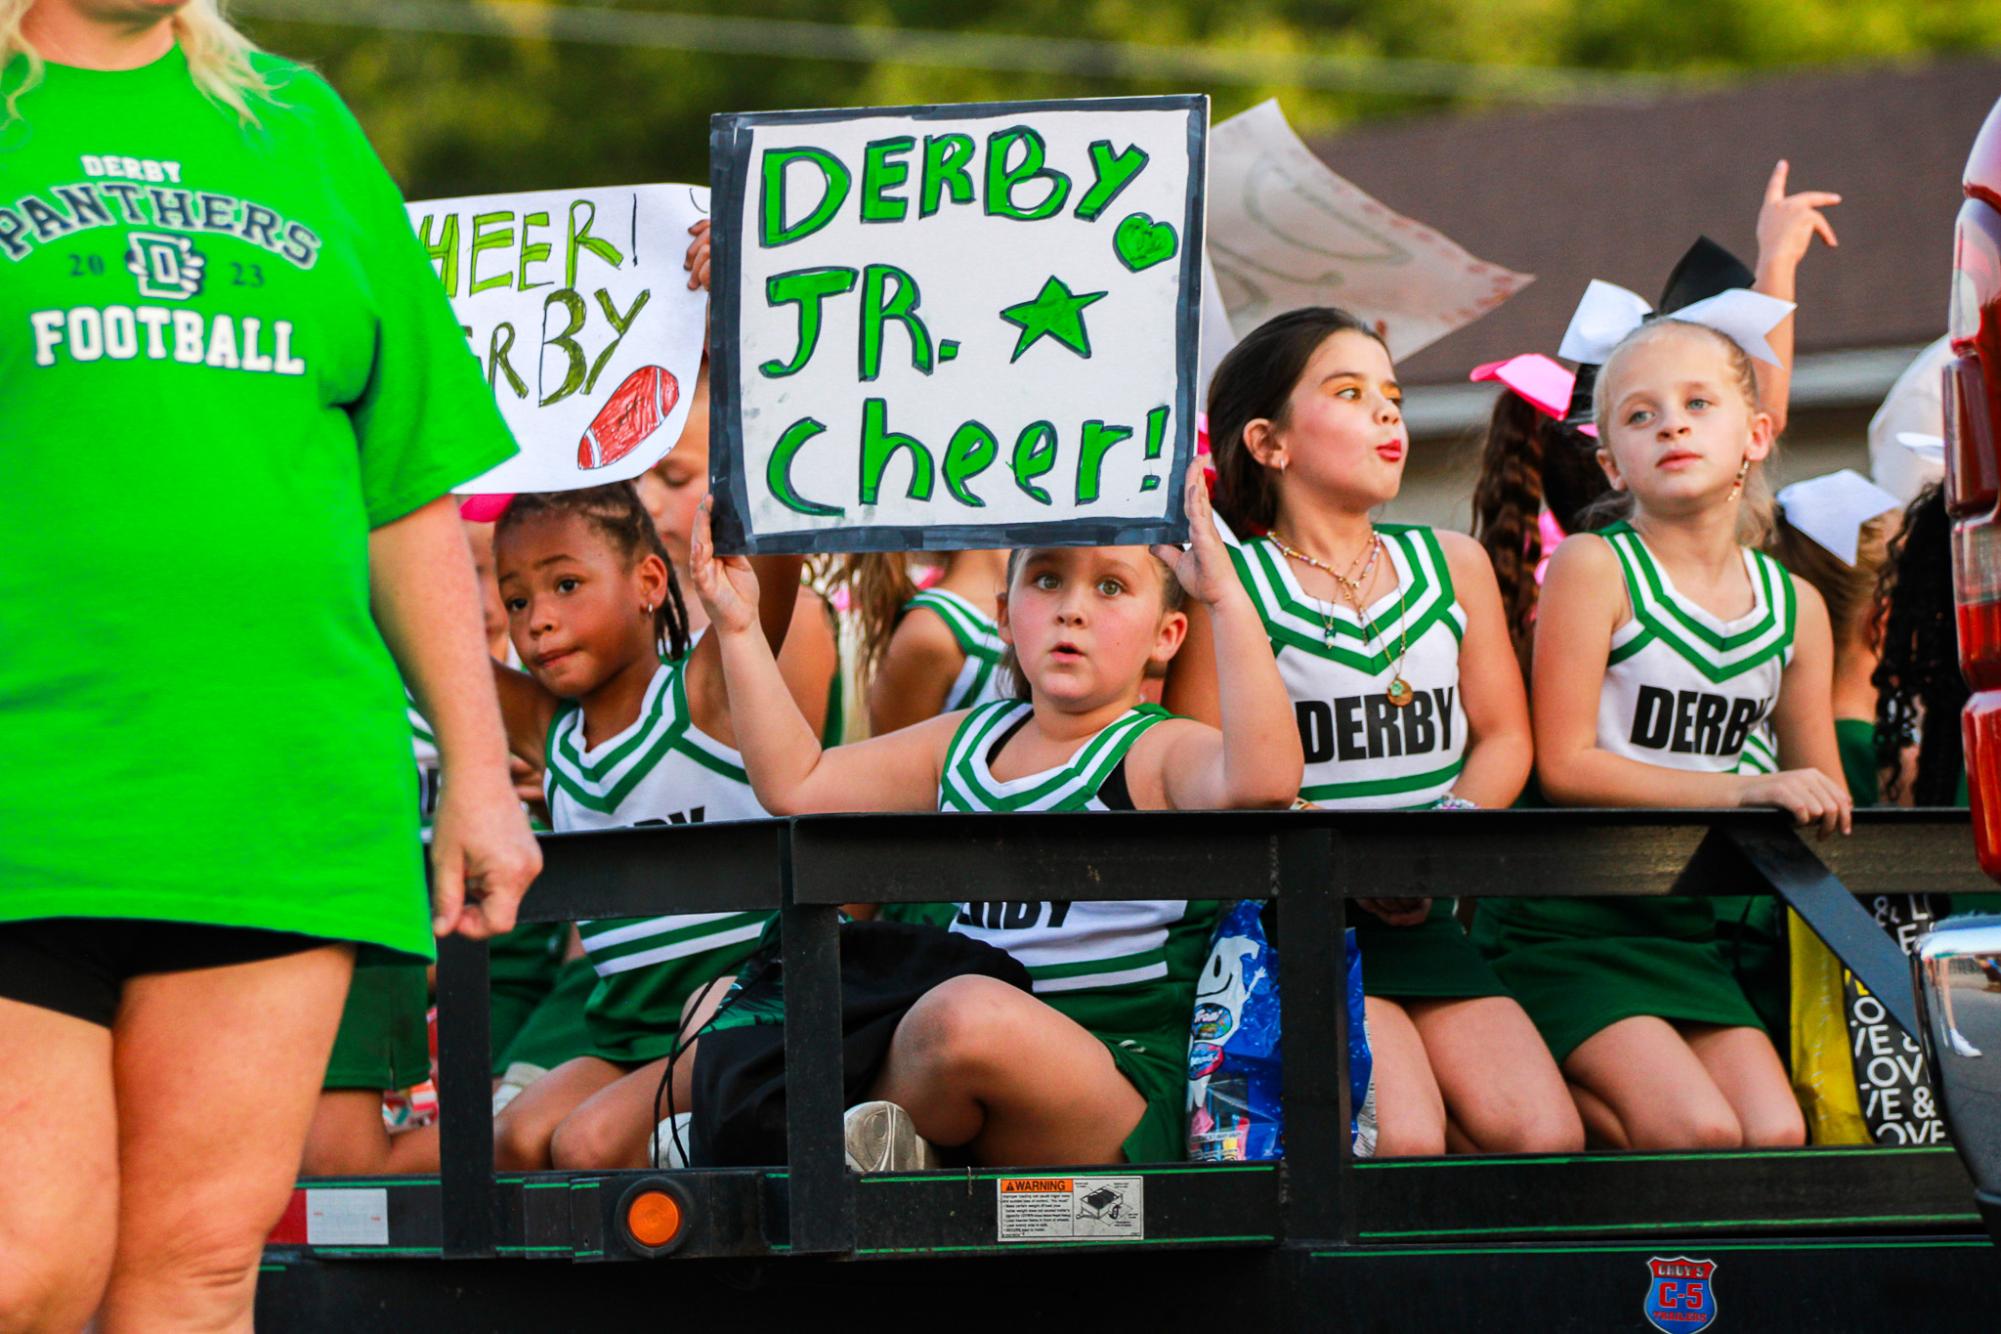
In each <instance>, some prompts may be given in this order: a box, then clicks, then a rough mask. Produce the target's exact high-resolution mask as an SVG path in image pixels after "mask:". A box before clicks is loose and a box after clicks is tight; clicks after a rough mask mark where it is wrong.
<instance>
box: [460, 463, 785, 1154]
mask: <svg viewBox="0 0 2001 1334" xmlns="http://www.w3.org/2000/svg"><path fill="white" fill-rule="evenodd" d="M493 547H494V560H495V563H496V564H497V566H498V568H499V573H500V596H501V600H502V602H503V603H504V604H505V606H506V608H507V620H508V631H509V633H510V635H511V636H512V637H513V640H514V646H515V648H516V650H518V651H519V653H520V654H521V661H522V663H523V664H524V666H525V667H526V670H525V671H516V670H514V669H512V668H510V667H506V666H503V665H501V664H499V663H495V664H494V669H493V670H494V677H495V680H496V682H497V684H498V686H499V690H500V704H501V712H502V713H503V714H504V715H505V718H506V722H507V737H508V744H509V745H510V746H511V747H512V749H513V751H514V753H515V754H516V755H519V756H520V757H522V758H523V759H531V760H534V761H536V762H538V763H541V764H542V765H543V770H544V780H543V781H544V785H545V790H546V792H547V794H548V801H549V818H550V822H551V823H552V824H553V825H554V826H555V828H556V829H558V830H569V829H608V828H616V827H619V826H624V825H635V824H695V823H704V822H710V821H716V820H745V819H759V818H762V817H763V816H764V814H765V810H764V808H763V806H761V805H760V804H759V803H758V800H757V797H756V796H755V795H754V794H753V793H752V792H751V788H750V781H749V779H748V778H747V777H745V775H744V771H743V761H742V759H741V757H739V756H738V754H737V751H736V735H737V734H736V728H735V727H734V725H733V724H732V721H731V718H730V710H729V696H728V694H727V692H726V691H725V688H724V685H723V676H722V660H721V657H720V646H719V644H718V641H717V639H716V637H715V636H714V635H705V636H703V637H702V639H701V641H700V642H699V643H696V644H694V645H693V646H692V647H691V644H690V639H689V633H688V611H687V605H686V603H685V602H684V601H683V599H682V595H681V586H680V583H679V581H678V580H677V579H676V578H675V575H674V567H673V563H672V562H671V561H670V560H669V559H668V557H667V552H666V549H665V548H664V547H663V546H662V545H661V541H660V535H659V533H658V532H657V531H656V530H655V528H654V523H653V518H652V516H651V515H650V514H648V513H647V511H646V507H645V506H644V505H643V504H641V503H640V499H639V494H638V492H637V491H636V490H635V489H634V488H633V486H632V484H631V483H629V482H616V483H613V484H611V485H609V486H598V487H592V488H589V489H587V490H581V491H562V492H555V493H551V494H545V495H520V496H516V497H515V498H514V500H513V502H512V503H510V504H509V506H508V507H507V510H506V512H505V513H503V514H502V515H501V517H500V519H499V522H498V523H497V525H496V526H495V530H494V538H493ZM759 564H760V565H761V566H763V567H764V569H763V570H762V573H763V575H764V576H765V577H764V579H763V581H762V584H761V586H762V587H763V588H765V589H769V590H771V591H770V593H769V594H768V595H767V596H765V597H763V598H762V599H761V600H760V604H759V607H758V619H759V624H760V626H761V628H762V630H763V633H764V634H765V636H766V637H767V638H768V639H769V641H770V642H771V644H772V647H773V650H774V651H775V650H776V649H777V647H778V645H779V644H781V643H782V642H783V641H784V638H785V631H786V628H787V625H788V624H789V622H790V620H791V617H792V612H793V604H794V602H795V601H796V593H795V591H794V590H796V589H797V587H798V584H799V564H800V562H799V560H798V558H796V557H773V558H770V559H769V560H766V561H760V562H759ZM768 916H769V914H766V913H759V912H724V913H675V914H663V915H660V916H656V917H647V918H638V919H617V920H611V921H588V922H580V923H578V924H577V925H578V930H579V934H580V935H581V937H582V941H583V947H584V952H585V954H586V955H587V956H588V957H589V958H590V960H591V962H592V964H593V965H594V966H595V967H596V969H597V973H598V983H597V988H596V989H595V990H594V991H593V992H592V993H591V996H590V999H589V1000H588V1001H587V1002H586V1003H585V1007H584V1023H585V1028H586V1031H587V1033H588V1036H589V1042H590V1046H589V1048H588V1050H587V1051H585V1052H584V1053H583V1054H581V1055H578V1056H576V1057H575V1058H574V1059H572V1060H569V1061H566V1062H564V1063H563V1064H562V1065H560V1066H558V1067H557V1068H556V1069H554V1070H551V1071H550V1072H549V1073H548V1074H547V1075H546V1076H544V1077H542V1078H541V1079H539V1080H537V1081H536V1082H535V1083H533V1084H531V1085H530V1086H529V1087H528V1088H527V1089H525V1090H524V1091H523V1092H522V1093H521V1094H520V1096H519V1097H517V1098H515V1099H514V1100H513V1101H512V1102H511V1103H509V1104H508V1105H507V1107H506V1108H505V1110H504V1111H503V1112H502V1113H501V1115H500V1117H499V1120H498V1122H497V1124H496V1127H495V1129H496V1146H497V1152H498V1156H499V1160H500V1162H501V1163H502V1164H503V1165H504V1166H507V1167H509V1168H513V1169H516V1170H536V1169H545V1168H549V1167H556V1168H564V1169H592V1168H614V1167H643V1166H645V1165H646V1161H647V1141H648V1136H649V1133H650V1132H651V1131H652V1129H653V1126H654V1119H655V1118H654V1117H653V1115H652V1106H653V1098H654V1095H655V1092H656V1090H657V1089H658V1087H659V1085H660V1073H661V1070H662V1068H663V1067H664V1066H665V1064H666V1058H667V1056H668V1054H669V1052H670V1051H671V1049H672V1048H673V1046H674V1041H675V1035H676V1031H677V1028H678V1026H679V1020H680V1017H681V1011H682V1007H683V1006H684V1004H685V1003H686V1002H687V1000H688V998H689V997H690V996H691V995H693V994H694V993H695V992H696V991H697V990H698V989H700V988H702V987H703V986H704V984H706V983H709V982H712V981H714V980H715V979H716V978H719V977H723V976H725V975H727V974H729V973H732V972H734V971H735V969H736V967H737V965H738V964H740V963H741V962H742V961H743V960H744V959H745V958H747V957H748V956H749V954H750V952H751V950H752V949H753V947H755V945H756V944H757V940H758V937H759V935H760V934H762V932H763V930H764V927H765V924H766V920H767V918H768Z"/></svg>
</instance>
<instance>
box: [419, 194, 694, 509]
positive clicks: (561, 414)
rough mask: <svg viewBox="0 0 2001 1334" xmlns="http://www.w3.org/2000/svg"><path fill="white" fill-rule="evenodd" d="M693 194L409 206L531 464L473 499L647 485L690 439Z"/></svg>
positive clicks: (510, 471)
mask: <svg viewBox="0 0 2001 1334" xmlns="http://www.w3.org/2000/svg"><path fill="white" fill-rule="evenodd" d="M708 208H709V192H708V191H707V190H706V189H704V188H701V187H699V186H688V185H632V186H619V187H612V188H605V189H595V190H541V191H536V192H533V193H528V194H511V195H479V196H474V197H468V198H462V199H431V200H423V201H419V202H415V203H412V204H410V205H409V209H410V222H411V225H412V226H414V227H415V228H416V229H417V236H418V239H419V240H421V241H422V242H423V243H424V247H425V249H427V250H428V251H430V254H431V262H432V263H433V264H434V265H436V267H437V269H438V276H439V277H440V278H441V279H443V280H444V284H445V292H446V295H448V296H449V297H451V301H452V309H453V310H455V311H456V312H458V317H459V323H460V324H461V325H462V326H463V327H464V329H465V331H466V337H467V338H468V339H469V340H471V343H472V350H473V353H474V355H476V356H477V357H478V358H479V361H480V365H481V366H483V367H484V368H485V370H486V378H487V382H488V383H489V384H491V385H492V386H493V396H494V399H495V401H496V402H498V403H499V404H500V414H501V416H502V417H504V418H506V420H507V425H508V427H509V428H510V429H511V430H512V431H513V432H514V438H515V439H516V440H517V441H518V442H519V443H520V445H521V452H520V453H519V454H517V455H515V456H514V457H513V458H511V459H509V460H508V461H507V462H505V463H503V464H501V465H500V466H499V467H497V468H495V469H493V470H492V471H491V472H488V473H486V474H485V475H484V476H482V477H478V478H475V479H474V480H473V481H471V482H468V483H467V484H466V485H464V486H462V487H460V488H458V489H459V491H460V492H461V493H465V494H475V495H477V494H492V493H495V492H516V491H571V490H576V489H577V488H579V487H586V486H597V485H599V484H601V483H604V482H617V481H623V480H625V479H626V478H629V477H637V476H638V475H639V474H640V473H642V472H644V471H646V469H647V468H649V467H651V466H652V465H653V464H655V463H657V462H659V461H660V458H661V457H662V456H663V455H664V454H666V453H667V451H668V450H669V449H671V448H672V447H673V445H674V442H675V441H676V440H677V439H679V438H680V435H681V424H682V423H683V422H684V421H686V420H687V417H688V402H689V399H690V398H691V397H692V395H693V393H694V388H695V377H696V375H697V373H698V372H699V371H700V370H701V365H702V335H703V323H704V320H705V319H706V317H707V314H708V294H707V293H705V292H702V291H690V290H689V289H688V273H687V270H686V269H684V268H683V267H682V260H683V258H684V257H685V256H686V254H687V251H688V243H689V240H690V239H691V238H690V237H689V235H688V228H689V227H690V226H692V225H693V224H694V223H695V222H696V221H698V220H699V219H701V218H704V217H707V216H708Z"/></svg>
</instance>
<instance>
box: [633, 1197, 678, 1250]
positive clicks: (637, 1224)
mask: <svg viewBox="0 0 2001 1334" xmlns="http://www.w3.org/2000/svg"><path fill="white" fill-rule="evenodd" d="M625 1227H626V1230H627V1231H628V1232H630V1233H631V1234H632V1239H633V1240H634V1241H636V1242H638V1243H639V1244H640V1245H642V1246H647V1247H657V1246H665V1245H667V1244H668V1243H669V1242H671V1241H673V1240H674V1237H675V1235H676V1234H677V1233H679V1232H680V1231H681V1205H680V1203H679V1202H678V1201H677V1200H675V1198H674V1197H673V1196H671V1195H669V1194H668V1193H667V1192H666V1191H664V1190H646V1191H641V1192H640V1193H639V1194H637V1195H635V1196H633V1197H632V1198H631V1199H630V1200H629V1201H627V1202H626V1206H625Z"/></svg>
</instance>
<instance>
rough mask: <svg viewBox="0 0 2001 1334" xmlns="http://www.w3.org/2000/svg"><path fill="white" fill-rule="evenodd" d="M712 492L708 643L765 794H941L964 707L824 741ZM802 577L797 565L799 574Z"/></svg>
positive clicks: (777, 807)
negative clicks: (721, 551) (781, 656)
mask: <svg viewBox="0 0 2001 1334" xmlns="http://www.w3.org/2000/svg"><path fill="white" fill-rule="evenodd" d="M712 504H713V501H711V500H704V501H703V502H702V508H701V511H700V513H698V514H697V515H696V516H695V531H694V532H693V533H692V534H691V535H690V541H689V544H688V545H689V566H690V573H691V574H692V575H693V576H694V582H695V591H696V592H697V593H698V594H699V595H700V596H701V599H702V605H703V607H705V608H706V609H707V610H708V613H709V633H708V635H707V636H706V637H705V638H704V639H703V647H705V648H706V647H708V646H709V645H711V644H713V645H714V646H715V649H716V652H717V655H718V661H719V663H720V665H721V668H722V673H721V674H722V678H723V680H724V682H725V684H726V687H727V689H728V706H729V711H730V713H731V715H732V716H733V717H734V719H735V722H736V735H735V740H736V747H737V749H738V750H739V751H740V752H742V754H743V763H744V768H745V770H747V771H748V772H749V774H750V782H751V787H752V789H753V790H755V791H756V793H757V799H758V801H759V802H760V803H761V804H762V805H763V806H764V808H765V809H766V810H767V811H770V812H771V813H772V814H773V815H802V814H806V813H808V812H813V811H928V810H934V809H936V807H937V804H938V773H939V768H940V766H941V765H942V763H943V760H944V754H945V747H946V746H947V745H948V744H949V743H950V741H951V738H952V733H953V731H954V730H956V728H957V727H958V723H959V720H960V718H961V717H962V716H963V715H961V714H956V713H954V714H946V715H944V716H943V717H940V718H934V719H932V720H930V721H929V722H926V723H923V724H920V725H919V726H917V727H910V728H905V729H904V730H902V731H900V732H892V733H890V734H889V735H888V736H881V737H873V738H871V739H870V740H867V741H864V742H861V743H860V744H858V745H853V746H836V747H834V748H833V749H832V750H822V749H821V746H820V738H819V737H818V736H816V735H814V732H813V729H812V728H811V727H809V726H807V723H806V719H805V718H804V717H803V716H802V715H801V714H800V712H799V706H798V705H797V704H796V703H795V702H794V701H793V699H792V694H791V692H790V691H789V690H787V689H786V686H785V678H784V677H783V676H782V675H781V674H780V673H779V670H778V660H777V659H776V658H775V657H773V656H772V652H771V645H770V644H769V643H768V642H766V640H765V637H764V636H763V635H762V634H759V633H758V623H757V615H756V612H755V610H754V608H755V607H757V606H758V605H760V600H759V596H758V581H759V579H760V577H761V575H760V574H759V573H757V572H754V571H753V570H752V568H751V562H750V561H749V560H747V559H745V558H744V557H742V556H717V555H716V554H715V553H714V551H713V550H712V549H711V546H710V541H711V539H710V535H709V509H710V506H711V505H712ZM792 577H793V578H794V579H796V578H797V577H798V575H797V573H796V572H795V573H794V574H793V576H792Z"/></svg>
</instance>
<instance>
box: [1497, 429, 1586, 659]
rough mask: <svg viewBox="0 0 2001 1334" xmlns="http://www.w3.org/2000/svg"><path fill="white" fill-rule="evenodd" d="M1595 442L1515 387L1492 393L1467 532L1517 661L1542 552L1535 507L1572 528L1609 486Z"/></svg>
mask: <svg viewBox="0 0 2001 1334" xmlns="http://www.w3.org/2000/svg"><path fill="white" fill-rule="evenodd" d="M1596 448H1597V445H1596V443H1595V442H1594V441H1592V440H1591V439H1589V438H1588V437H1586V436H1582V435H1579V434H1578V433H1577V432H1575V431H1573V430H1571V429H1570V428H1569V427H1567V426H1564V425H1562V424H1561V423H1559V422H1555V421H1552V420H1550V419H1549V418H1548V417H1546V416H1544V415H1543V414H1542V413H1540V412H1538V411H1537V410H1536V409H1535V406H1534V405H1533V404H1531V403H1530V402H1529V401H1528V400H1527V399H1525V398H1523V397H1521V396H1520V395H1519V394H1514V393H1509V392H1503V393H1502V394H1501V395H1500V396H1499V397H1498V398H1496V399H1495V400H1494V412H1493V416H1492V417H1491V418H1489V419H1488V422H1487V439H1486V443H1485V444H1484V446H1483V447H1482V448H1481V451H1480V477H1479V480H1478V481H1477V482H1476V483H1475V485H1474V489H1473V536H1474V538H1475V539H1477V540H1478V541H1479V543H1480V545H1481V546H1482V547H1485V548H1486V550H1487V559H1488V560H1490V561H1492V562H1493V566H1494V579H1495V581H1496V582H1497V583H1498V584H1499V585H1500V587H1501V609H1502V611H1503V612H1504V613H1505V614H1506V616H1507V620H1508V634H1509V636H1510V637H1511V638H1512V639H1513V640H1514V642H1515V652H1516V653H1517V655H1519V656H1520V657H1521V658H1522V659H1523V660H1524V661H1526V660H1527V657H1528V645H1529V642H1530V640H1531V639H1532V638H1533V637H1534V624H1535V608H1536V600H1537V597H1538V595H1539V594H1540V591H1541V590H1540V589H1539V588H1538V587H1537V585H1536V580H1535V569H1536V566H1538V565H1540V564H1541V563H1542V560H1543V557H1545V556H1547V555H1549V553H1548V552H1547V551H1544V550H1543V548H1542V525H1541V522H1540V520H1541V512H1542V509H1543V507H1544V506H1545V505H1547V506H1548V507H1549V511H1550V513H1551V514H1553V515H1555V516H1556V521H1557V523H1558V524H1559V525H1560V526H1561V527H1562V528H1563V531H1564V532H1566V533H1570V532H1576V531H1578V525H1579V523H1580V522H1581V521H1582V516H1583V515H1584V513H1585V511H1586V510H1587V509H1589V508H1590V506H1591V505H1592V504H1593V503H1594V502H1596V501H1597V500H1598V498H1599V497H1600V496H1602V495H1604V494H1605V492H1606V491H1608V490H1610V489H1611V483H1609V482H1607V481H1606V480H1605V470H1604V469H1602V468H1600V467H1599V466H1598V461H1597V459H1596V457H1595V450H1596Z"/></svg>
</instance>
